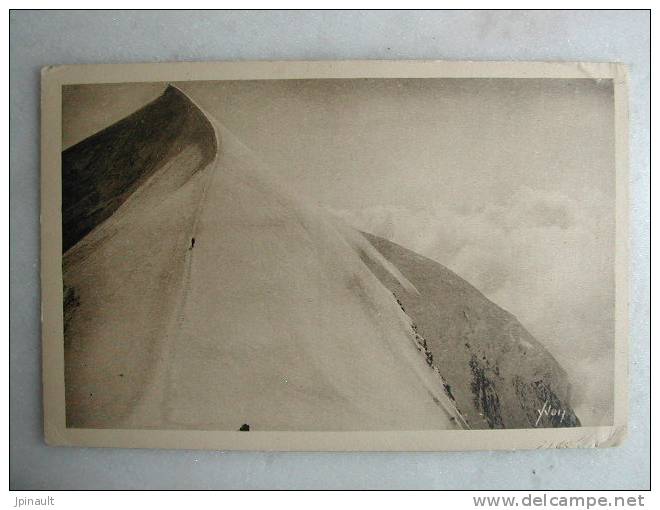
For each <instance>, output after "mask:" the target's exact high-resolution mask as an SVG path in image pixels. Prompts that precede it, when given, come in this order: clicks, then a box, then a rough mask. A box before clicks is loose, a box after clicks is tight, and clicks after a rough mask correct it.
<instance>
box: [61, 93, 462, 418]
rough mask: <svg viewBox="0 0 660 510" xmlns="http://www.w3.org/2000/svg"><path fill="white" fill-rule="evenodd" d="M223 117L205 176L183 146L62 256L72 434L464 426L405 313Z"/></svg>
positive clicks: (193, 152) (331, 226)
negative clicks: (75, 430)
mask: <svg viewBox="0 0 660 510" xmlns="http://www.w3.org/2000/svg"><path fill="white" fill-rule="evenodd" d="M169 95H170V96H172V99H171V100H172V101H183V100H186V99H185V96H183V94H181V93H176V94H172V93H171V91H170V92H169ZM190 104H192V103H190ZM147 120H148V119H147ZM213 123H214V129H215V138H216V139H217V140H218V147H219V150H218V151H217V157H216V159H215V160H214V161H212V162H211V163H209V164H207V165H206V166H205V167H203V168H202V169H200V168H199V167H200V163H201V162H204V161H205V157H204V151H203V150H200V147H199V145H198V144H196V143H190V142H188V141H186V140H181V141H179V140H177V141H176V142H175V143H178V149H179V150H178V152H177V153H176V155H175V156H174V157H172V158H170V159H169V160H168V161H167V162H166V163H165V164H163V165H162V166H161V167H159V168H158V169H157V170H156V171H155V172H153V174H152V175H150V176H149V177H148V178H147V179H146V180H145V182H144V184H142V185H141V186H140V187H138V188H137V190H136V191H135V192H134V193H133V194H132V195H130V198H128V199H127V200H126V201H125V202H124V203H122V205H121V206H120V207H119V208H118V209H117V210H116V211H115V212H114V214H112V215H111V216H110V217H109V218H108V219H107V220H105V221H104V222H102V223H100V224H99V225H98V226H97V227H96V228H95V229H94V230H92V231H91V232H90V233H89V234H87V235H86V236H85V237H83V238H82V240H80V241H79V242H78V243H77V244H75V245H74V246H73V247H72V248H71V249H69V250H68V251H67V252H66V253H65V256H64V283H65V286H66V287H67V288H68V289H72V290H70V291H69V292H70V294H72V295H73V296H75V298H73V299H71V300H70V303H72V304H70V306H69V309H68V311H67V312H66V315H67V318H68V320H67V325H66V340H65V343H66V347H65V358H66V360H65V361H66V395H67V422H68V425H69V426H74V427H145V428H149V427H153V428H194V429H218V430H238V428H239V427H240V426H241V425H242V424H244V423H246V424H249V425H250V428H251V430H376V429H378V430H388V429H392V430H395V429H439V428H440V429H442V428H453V427H457V426H459V424H460V423H462V420H461V417H460V415H458V413H457V411H456V410H455V407H454V406H453V403H452V402H451V400H450V399H449V398H448V397H447V395H446V394H445V392H444V390H443V387H442V380H441V379H440V377H439V376H438V374H437V372H435V371H434V370H432V369H431V367H429V366H428V365H427V363H426V360H425V358H424V356H423V355H422V354H421V353H420V351H419V350H418V348H417V345H416V343H415V337H414V332H413V331H412V329H411V326H410V320H409V318H408V317H407V316H406V315H405V314H404V313H403V311H402V310H401V309H400V307H399V306H398V305H397V303H396V301H395V300H394V299H393V298H392V294H391V293H390V292H389V291H388V290H387V289H386V288H385V287H384V286H383V285H382V284H381V283H380V282H379V281H378V279H377V278H376V277H375V275H374V273H373V272H372V271H370V270H369V268H368V267H366V265H365V264H364V263H363V262H362V260H361V259H360V256H359V254H358V252H357V251H356V250H355V249H354V246H353V244H352V243H351V241H350V240H347V238H346V235H345V233H342V232H341V229H339V228H338V227H337V226H336V225H335V223H334V221H329V220H327V219H325V218H323V216H322V215H320V214H317V213H315V212H314V211H312V210H310V209H308V208H306V207H304V206H302V205H300V204H298V203H296V202H295V201H293V200H292V199H290V198H288V197H286V196H285V194H282V193H280V192H279V191H278V190H277V189H275V187H274V186H272V185H269V184H268V183H267V179H264V178H262V177H260V174H263V173H264V170H263V169H260V168H259V167H260V166H261V164H260V163H259V162H258V161H257V160H256V158H254V157H253V156H252V155H251V154H250V153H249V151H248V150H247V149H246V148H245V147H244V146H242V144H240V142H238V141H236V140H234V139H233V137H232V136H231V134H230V133H228V132H226V130H224V129H223V128H222V126H220V125H219V124H217V123H215V122H214V121H213ZM179 142H180V143H179ZM193 237H194V238H195V246H194V248H192V249H190V244H191V239H192V238H193ZM358 237H359V235H358ZM361 239H362V241H361V242H362V243H363V245H364V247H365V249H368V250H369V249H371V250H372V251H373V253H374V256H375V257H378V255H377V254H376V251H375V250H374V249H373V248H370V245H369V243H368V242H366V240H364V238H361ZM352 242H353V243H355V242H356V241H355V239H353V241H352ZM381 263H382V264H383V269H384V270H385V271H388V274H392V275H393V277H394V278H401V275H400V274H398V272H397V271H396V269H395V268H393V267H391V266H390V265H389V263H387V262H386V261H385V260H384V259H382V257H381ZM401 284H402V285H406V286H409V283H407V282H405V280H401ZM408 288H409V287H408ZM411 291H412V289H411Z"/></svg>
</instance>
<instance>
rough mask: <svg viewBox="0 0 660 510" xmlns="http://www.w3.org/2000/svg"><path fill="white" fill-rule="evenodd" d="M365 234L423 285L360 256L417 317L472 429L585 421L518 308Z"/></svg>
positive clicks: (431, 353)
mask: <svg viewBox="0 0 660 510" xmlns="http://www.w3.org/2000/svg"><path fill="white" fill-rule="evenodd" d="M364 236H365V237H366V238H367V239H368V240H369V241H370V243H371V244H372V245H373V246H374V247H375V248H376V249H377V250H378V251H379V252H380V253H381V254H382V255H383V256H384V257H385V258H386V259H387V260H388V261H389V262H390V263H392V264H393V265H394V266H395V267H396V268H397V269H398V270H399V271H401V273H402V274H403V275H404V276H405V277H406V278H407V279H408V280H409V281H410V282H411V283H412V284H413V285H414V286H415V288H416V290H417V291H419V292H418V293H417V292H411V291H410V290H407V289H405V288H404V287H403V286H402V285H401V284H400V283H399V282H398V281H397V279H395V278H393V277H392V275H391V274H390V273H388V272H387V271H384V270H383V269H382V266H381V265H379V264H375V263H374V262H373V260H372V258H369V257H363V260H364V262H365V263H366V264H367V265H368V266H369V267H370V268H371V270H372V271H373V272H374V274H375V275H376V276H377V277H378V279H379V280H380V281H381V282H382V283H383V284H384V285H385V286H387V288H388V289H389V290H390V291H392V292H393V293H394V295H395V297H396V299H397V301H398V303H399V305H400V306H401V308H402V309H403V310H404V311H405V313H406V314H407V315H408V316H409V317H410V318H411V320H412V321H413V323H414V327H415V334H416V335H417V336H418V337H420V338H423V339H424V343H423V347H424V350H425V351H426V356H427V359H429V360H432V361H431V363H432V365H433V366H434V367H436V368H437V370H438V372H439V373H440V375H441V376H442V377H443V378H444V380H445V381H446V384H447V386H448V387H449V392H450V395H451V397H452V398H453V399H454V400H455V402H456V406H457V408H458V410H459V411H460V412H461V414H462V416H463V417H464V418H465V420H466V421H467V422H468V425H469V426H470V427H471V428H476V429H480V428H481V429H483V428H491V429H501V428H529V427H574V426H579V425H580V422H579V420H578V418H577V416H576V415H575V413H574V412H573V410H572V408H571V407H570V388H569V384H568V382H567V377H566V373H565V372H564V370H563V369H562V368H561V366H559V364H558V363H557V361H556V360H555V359H554V358H553V357H552V356H551V355H550V353H549V352H548V351H547V350H546V349H545V348H544V347H543V346H542V345H541V344H540V343H539V342H538V341H537V340H536V339H534V337H533V336H532V335H531V334H530V333H529V332H528V331H527V330H525V328H524V327H523V326H522V325H521V324H520V323H519V322H518V321H517V320H516V318H515V317H514V316H513V315H511V314H510V313H508V312H506V311H505V310H503V309H502V308H500V307H499V306H497V305H496V304H495V303H493V302H491V301H489V300H488V299H487V298H486V297H485V296H484V295H483V294H481V293H480V292H479V291H478V290H477V289H476V288H474V287H473V286H471V285H470V284H469V283H467V282H466V281H465V280H463V279H461V278H460V277H458V276H457V275H456V274H454V273H453V272H451V271H450V270H449V269H447V268H445V267H443V266H442V265H441V264H439V263H437V262H435V261H433V260H430V259H427V258H425V257H423V256H421V255H418V254H417V253H414V252H412V251H410V250H407V249H405V248H403V247H401V246H399V245H397V244H394V243H392V242H390V241H388V240H386V239H382V238H380V237H377V236H374V235H371V234H367V233H364Z"/></svg>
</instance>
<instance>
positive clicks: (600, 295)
mask: <svg viewBox="0 0 660 510" xmlns="http://www.w3.org/2000/svg"><path fill="white" fill-rule="evenodd" d="M333 212H334V213H335V214H337V215H338V216H340V217H342V218H343V219H344V220H345V221H347V222H348V223H349V224H352V225H353V226H355V227H357V228H359V229H362V230H365V231H368V232H371V233H373V234H376V235H379V236H382V237H385V238H387V239H390V240H392V241H394V242H396V243H398V244H401V245H402V246H405V247H407V248H409V249H412V250H414V251H416V252H418V253H421V254H422V255H425V256H427V257H429V258H432V259H434V260H437V261H438V262H440V263H442V264H444V265H445V266H447V267H449V268H450V269H452V270H453V271H455V272H456V273H457V274H459V275H460V276H461V277H463V278H465V279H466V280H468V281H469V282H470V283H472V284H473V285H474V286H475V287H477V288H478V289H480V290H481V291H482V292H483V293H484V294H485V295H486V296H487V297H488V298H489V299H492V300H493V301H494V302H496V303H498V304H499V305H500V306H502V307H503V308H505V309H507V310H509V311H510V312H511V313H513V314H514V315H516V316H517V317H518V319H519V320H520V321H521V322H522V323H523V324H524V325H525V327H527V328H528V329H529V330H530V332H531V333H532V334H534V335H535V336H536V337H537V338H538V339H539V340H540V341H541V342H543V343H544V345H545V346H546V347H547V348H548V350H550V352H551V353H552V354H553V355H554V356H555V357H556V358H557V360H558V361H559V362H560V363H561V364H562V366H564V368H565V369H566V371H567V372H568V374H569V378H570V380H571V382H572V383H573V388H574V395H573V397H574V401H575V406H576V407H578V408H579V409H580V411H581V415H580V417H581V419H582V421H583V422H584V423H585V424H597V423H606V422H607V421H608V420H610V419H611V406H612V404H611V398H612V394H613V388H612V384H613V369H612V367H613V346H614V265H613V264H614V262H613V255H614V213H613V209H612V207H611V204H610V202H609V201H608V200H607V198H606V197H605V196H604V195H602V194H599V193H598V192H593V193H590V199H589V200H585V201H582V202H578V201H576V200H574V199H572V198H570V197H569V196H567V195H564V194H561V193H556V192H553V193H549V192H540V191H537V190H533V189H531V188H528V187H521V188H520V189H518V190H517V191H515V192H514V193H512V194H511V196H510V197H509V198H508V200H507V201H506V202H505V203H489V204H476V205H475V204H471V205H469V206H466V205H464V206H462V207H461V208H460V209H459V208H452V207H446V206H442V205H440V206H436V207H434V208H432V209H430V208H422V207H418V206H416V205H414V204H413V205H410V206H407V207H402V206H376V207H368V208H363V209H359V210H348V209H344V210H333Z"/></svg>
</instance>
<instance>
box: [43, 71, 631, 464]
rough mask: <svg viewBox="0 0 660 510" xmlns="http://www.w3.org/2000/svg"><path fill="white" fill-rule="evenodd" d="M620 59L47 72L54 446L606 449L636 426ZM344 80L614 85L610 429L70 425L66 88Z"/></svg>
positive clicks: (46, 356) (46, 370)
mask: <svg viewBox="0 0 660 510" xmlns="http://www.w3.org/2000/svg"><path fill="white" fill-rule="evenodd" d="M627 76H628V75H627V70H626V67H625V65H623V64H620V63H585V62H459V61H378V60H367V61H318V62H311V61H307V62H295V61H272V62H271V61H255V62H175V63H146V64H92V65H63V66H48V67H44V68H43V69H42V74H41V215H40V222H41V323H42V363H43V411H44V433H45V440H46V443H47V444H49V445H70V446H99V447H123V448H185V449H213V450H252V451H458V450H515V449H536V448H578V447H604V446H616V445H619V444H621V442H622V441H623V440H624V438H625V436H626V434H627V428H628V427H627V423H628V342H629V340H628V331H629V328H628V302H629V289H628V273H629V270H628V251H629V236H628V157H629V156H628V94H627V90H628V77H627ZM321 78H325V79H331V78H335V79H339V78H344V79H346V78H557V79H562V78H563V79H567V78H571V79H581V78H582V79H611V80H613V84H614V101H615V119H614V121H615V159H616V259H615V260H616V262H615V271H616V277H615V282H616V283H615V285H616V311H615V331H616V332H615V367H614V370H615V377H614V391H615V396H614V419H613V424H612V425H611V426H602V427H578V428H560V429H516V430H437V431H429V430H422V431H377V432H373V431H369V432H257V431H253V432H250V433H248V434H246V433H244V432H233V431H193V430H118V429H76V428H67V427H66V418H65V392H64V342H63V316H62V306H63V300H62V297H63V296H62V292H63V291H62V253H61V246H62V244H61V243H62V215H61V200H62V197H61V189H62V188H61V150H62V125H61V121H62V85H67V84H84V83H85V84H87V83H130V82H167V81H177V82H181V81H200V80H266V79H321Z"/></svg>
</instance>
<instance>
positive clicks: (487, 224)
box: [63, 79, 615, 424]
mask: <svg viewBox="0 0 660 510" xmlns="http://www.w3.org/2000/svg"><path fill="white" fill-rule="evenodd" d="M177 85H178V86H179V87H180V88H181V89H182V90H184V91H185V92H186V93H187V94H189V95H190V96H191V97H192V98H193V99H194V100H195V101H197V102H198V103H199V104H200V105H201V106H202V107H203V108H204V109H205V110H207V111H208V112H209V113H211V114H212V115H213V116H214V117H215V118H216V119H217V120H218V121H220V122H221V123H222V124H224V125H225V126H226V127H227V128H228V129H229V130H230V131H232V132H233V134H234V135H235V136H236V137H238V138H239V139H240V140H241V141H242V142H243V143H244V144H245V145H247V146H248V147H249V148H250V149H252V150H253V151H254V152H256V153H257V154H259V155H260V156H261V159H262V160H264V161H265V162H266V163H267V164H268V165H269V167H270V169H271V171H272V172H273V174H274V176H275V177H276V178H277V179H278V180H279V181H280V182H282V183H284V185H286V187H287V188H288V189H289V191H290V192H291V193H292V194H296V195H299V196H301V197H304V198H305V199H306V200H307V201H311V202H314V203H316V204H318V205H320V206H321V207H325V208H327V209H329V210H331V211H333V212H334V213H336V214H339V215H341V216H342V217H344V218H345V219H346V220H347V221H349V222H351V223H353V224H354V225H355V226H357V227H359V228H362V229H366V230H369V231H371V232H373V233H375V234H378V235H382V236H384V237H387V238H389V239H391V240H393V241H395V242H397V243H399V244H402V245H404V246H406V247H408V248H411V249H413V250H415V251H417V252H419V253H422V254H424V255H426V256H429V257H431V258H433V259H435V260H437V261H439V262H441V263H442V264H444V265H446V266H448V267H449V268H451V269H452V270H454V271H456V272H457V273H458V274H459V275H460V276H462V277H463V278H465V279H467V280H468V281H469V282H470V283H472V284H473V285H475V286H476V287H477V288H479V289H480V290H481V291H482V292H484V293H485V294H486V295H487V296H488V297H489V298H490V299H492V300H493V301H495V302H496V303H498V304H499V305H501V306H502V307H504V308H506V309H507V310H509V311H510V312H512V313H513V314H514V315H516V316H517V317H518V319H520V321H521V322H522V323H523V324H524V325H525V326H526V327H527V329H529V330H530V332H531V333H532V334H534V335H535V336H536V337H537V338H538V339H539V340H540V341H542V342H543V343H544V344H545V345H546V346H547V347H548V349H549V350H550V351H551V352H552V353H553V354H554V355H555V357H556V358H557V359H558V360H559V361H560V363H561V364H562V365H563V366H564V367H565V368H566V370H567V371H568V372H569V376H570V378H571V380H572V382H573V386H574V400H575V402H576V406H575V407H576V411H577V413H578V416H579V417H580V418H581V419H582V421H583V423H584V424H603V423H607V422H609V421H611V395H612V391H613V390H612V371H613V357H612V352H613V345H614V337H613V335H614V266H613V254H614V185H615V180H614V176H615V167H614V120H613V119H614V108H613V90H612V86H611V82H610V81H608V80H600V81H597V80H587V79H584V80H559V79H554V80H533V79H515V80H514V79H433V80H398V79H397V80H273V81H243V82H235V81H231V82H187V83H180V84H177ZM164 87H165V84H123V85H95V86H81V87H68V88H67V89H66V90H65V93H64V94H63V103H64V104H63V144H64V146H65V147H66V146H69V145H71V144H73V143H76V142H78V141H80V140H82V139H83V138H85V137H87V136H89V135H90V134H93V133H94V132H96V131H98V130H99V129H101V128H103V127H105V126H107V125H109V124H111V123H112V122H115V121H116V120H119V119H120V118H122V117H123V116H125V115H127V114H128V113H131V112H132V111H134V110H135V109H137V108H139V107H140V106H142V105H144V104H145V103H146V102H148V101H150V100H151V99H154V98H155V97H157V96H158V95H159V94H160V93H161V92H162V90H163V89H164Z"/></svg>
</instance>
